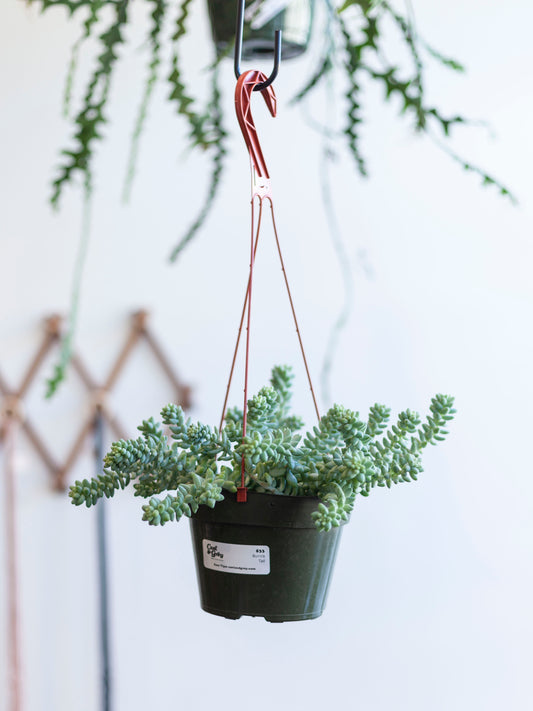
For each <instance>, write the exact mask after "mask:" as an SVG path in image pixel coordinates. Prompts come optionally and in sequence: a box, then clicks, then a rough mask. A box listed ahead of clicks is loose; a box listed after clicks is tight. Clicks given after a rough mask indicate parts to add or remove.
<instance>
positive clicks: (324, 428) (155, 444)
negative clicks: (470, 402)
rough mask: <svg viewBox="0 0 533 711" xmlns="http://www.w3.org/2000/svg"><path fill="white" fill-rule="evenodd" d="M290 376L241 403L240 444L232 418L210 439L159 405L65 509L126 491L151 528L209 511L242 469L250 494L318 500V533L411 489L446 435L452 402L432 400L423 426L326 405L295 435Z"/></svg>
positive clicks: (278, 371) (405, 418) (177, 411)
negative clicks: (372, 500) (375, 494)
mask: <svg viewBox="0 0 533 711" xmlns="http://www.w3.org/2000/svg"><path fill="white" fill-rule="evenodd" d="M292 378H293V376H292V372H291V369H290V368H289V367H287V366H277V367H275V368H274V369H273V370H272V377H271V381H270V386H268V387H264V388H262V389H261V390H260V391H259V393H258V394H257V395H256V396H255V397H253V398H251V399H250V400H249V401H248V413H247V414H248V422H247V434H246V436H245V437H243V434H242V412H241V411H239V410H238V409H236V408H235V409H233V410H230V411H229V412H228V414H227V416H226V420H225V426H224V427H223V428H222V429H221V430H218V429H217V428H216V427H214V428H211V427H209V426H208V425H204V424H201V423H193V422H192V421H191V420H190V419H186V418H185V414H184V413H183V410H182V409H181V407H178V406H177V405H172V404H171V405H167V406H166V407H164V408H163V410H162V412H161V417H162V423H163V425H164V426H165V428H167V431H168V432H169V435H168V436H167V435H166V434H165V431H164V429H163V426H162V425H161V424H159V423H157V422H155V421H154V420H153V418H150V419H149V420H145V421H144V422H143V423H142V424H141V425H140V427H139V431H140V433H141V435H140V437H138V438H137V439H130V440H119V441H118V442H114V443H113V444H112V446H111V449H110V451H109V452H108V453H107V454H106V456H105V458H104V471H103V473H102V474H101V475H100V476H98V477H95V478H93V479H91V480H88V479H84V480H83V481H76V482H75V483H74V485H73V486H72V487H71V488H70V497H71V499H72V503H73V504H75V505H77V506H79V505H81V504H85V505H86V506H93V505H94V504H96V502H97V501H98V499H100V498H102V497H108V498H110V497H112V496H114V494H115V492H116V491H118V490H120V489H124V488H126V487H127V486H128V485H129V484H131V483H132V482H133V489H134V492H135V496H139V497H142V498H144V499H147V503H146V504H144V505H143V507H142V510H143V520H145V521H147V522H148V523H149V524H150V525H152V526H157V525H162V524H165V523H167V522H168V521H174V520H176V521H178V520H179V519H180V518H181V517H182V516H191V514H192V513H195V512H196V511H198V507H199V506H202V505H203V506H209V507H211V508H213V507H214V506H215V505H216V503H217V502H218V501H221V500H222V499H223V498H224V495H225V492H228V493H229V494H231V493H234V492H236V490H237V486H239V485H240V479H241V466H242V461H243V460H244V470H245V483H246V486H247V487H248V488H249V489H250V490H253V491H258V492H263V493H265V492H267V493H272V494H278V495H284V496H313V497H318V499H320V501H319V503H318V504H317V509H316V511H315V512H314V513H313V518H314V520H315V525H316V527H317V528H318V529H319V530H322V531H327V530H329V529H330V528H331V527H333V526H339V525H340V524H341V523H343V522H344V521H347V520H348V518H349V516H350V513H351V511H352V509H353V507H354V504H355V500H356V498H357V496H358V495H361V496H368V495H369V494H370V492H371V491H372V489H374V488H375V487H389V488H390V487H391V486H392V484H400V483H402V482H409V481H416V479H417V478H418V475H419V474H420V472H422V471H423V469H422V461H421V452H422V450H423V449H424V448H425V447H427V446H428V445H430V444H432V445H434V444H437V443H438V442H440V441H442V440H443V439H444V438H445V436H446V435H447V434H448V431H447V429H446V428H447V425H448V422H449V421H450V420H451V419H452V418H453V415H454V413H455V410H454V408H453V402H454V400H453V397H450V396H448V395H436V396H435V397H434V398H432V400H431V405H430V414H429V415H428V416H427V417H426V419H425V420H424V421H422V420H421V418H420V416H419V415H418V413H416V412H413V411H411V410H405V411H404V412H401V413H400V414H399V415H398V419H397V421H396V422H395V423H394V424H390V409H389V408H387V407H385V406H383V405H374V406H373V407H371V408H370V412H369V415H368V419H367V420H366V421H364V420H362V419H361V418H360V417H359V413H357V412H353V411H352V410H349V409H347V408H345V407H343V406H341V405H334V406H333V407H332V408H331V409H330V410H329V411H328V412H327V413H326V415H324V417H322V419H321V420H320V422H319V423H318V425H316V426H315V427H314V428H313V429H312V430H310V431H309V432H307V433H305V434H303V435H302V434H301V433H300V432H299V430H301V428H302V427H303V423H302V420H301V419H300V418H299V417H296V416H294V415H291V414H290V402H291V394H292Z"/></svg>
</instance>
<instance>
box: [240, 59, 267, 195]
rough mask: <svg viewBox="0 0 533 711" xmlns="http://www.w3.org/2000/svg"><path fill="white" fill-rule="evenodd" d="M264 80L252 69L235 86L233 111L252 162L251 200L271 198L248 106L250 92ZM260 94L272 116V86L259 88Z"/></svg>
mask: <svg viewBox="0 0 533 711" xmlns="http://www.w3.org/2000/svg"><path fill="white" fill-rule="evenodd" d="M266 80H267V77H266V75H265V74H263V72H259V71H257V70H255V69H252V70H250V71H247V72H244V73H243V74H241V75H240V77H239V79H238V80H237V86H236V87H235V111H236V112H237V120H238V122H239V126H240V127H241V131H242V135H243V136H244V142H245V143H246V147H247V148H248V153H249V154H250V160H251V162H252V200H253V199H254V198H255V196H256V195H257V196H258V197H259V198H260V199H262V198H264V197H269V198H271V191H270V175H269V173H268V168H267V166H266V162H265V159H264V157H263V151H262V150H261V144H260V142H259V137H258V135H257V129H256V127H255V123H254V120H253V117H252V111H251V107H250V102H251V98H252V93H253V91H254V89H255V87H256V86H258V85H259V84H263V83H264V82H265V81H266ZM261 94H262V95H263V98H264V100H265V103H266V105H267V108H268V110H269V111H270V113H271V114H272V116H276V106H277V100H276V94H275V93H274V89H273V87H272V86H267V87H266V88H265V89H261Z"/></svg>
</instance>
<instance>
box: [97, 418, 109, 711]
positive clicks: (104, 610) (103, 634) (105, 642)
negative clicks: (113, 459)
mask: <svg viewBox="0 0 533 711" xmlns="http://www.w3.org/2000/svg"><path fill="white" fill-rule="evenodd" d="M103 457H104V418H103V415H102V411H101V409H100V408H97V410H96V415H95V420H94V462H95V470H96V475H97V476H98V475H99V474H101V473H102V459H103ZM105 509H106V504H105V501H99V502H98V506H97V507H96V514H97V521H96V535H97V545H98V594H99V603H100V650H101V679H102V691H101V700H102V711H111V709H112V705H111V662H110V653H109V585H108V559H107V531H106V510H105Z"/></svg>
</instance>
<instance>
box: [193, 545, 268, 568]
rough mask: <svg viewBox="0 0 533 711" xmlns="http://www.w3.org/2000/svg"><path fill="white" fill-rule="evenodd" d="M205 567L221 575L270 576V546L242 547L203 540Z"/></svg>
mask: <svg viewBox="0 0 533 711" xmlns="http://www.w3.org/2000/svg"><path fill="white" fill-rule="evenodd" d="M202 546H203V552H204V566H205V567H206V568H209V570H218V571H220V572H221V573H238V574H239V575H268V574H269V573H270V549H269V547H268V546H261V545H256V546H242V545H240V544H238V543H220V542H219V541H208V540H207V538H204V539H203V540H202Z"/></svg>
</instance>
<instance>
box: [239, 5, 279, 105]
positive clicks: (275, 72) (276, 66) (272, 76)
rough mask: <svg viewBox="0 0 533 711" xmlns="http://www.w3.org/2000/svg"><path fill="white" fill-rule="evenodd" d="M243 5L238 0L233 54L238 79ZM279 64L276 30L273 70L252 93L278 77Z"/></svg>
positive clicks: (276, 33)
mask: <svg viewBox="0 0 533 711" xmlns="http://www.w3.org/2000/svg"><path fill="white" fill-rule="evenodd" d="M244 4H245V0H238V3H237V25H236V28H235V54H234V65H233V67H234V70H235V77H236V78H237V79H238V78H239V77H240V76H241V73H242V72H241V55H242V34H243V28H244ZM280 62H281V30H276V31H275V33H274V68H273V70H272V73H271V74H270V76H269V77H268V79H266V81H264V82H262V83H260V84H257V85H256V86H254V91H263V89H266V88H268V87H269V86H270V85H271V84H272V82H273V81H274V79H275V78H276V77H277V76H278V71H279V65H280Z"/></svg>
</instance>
